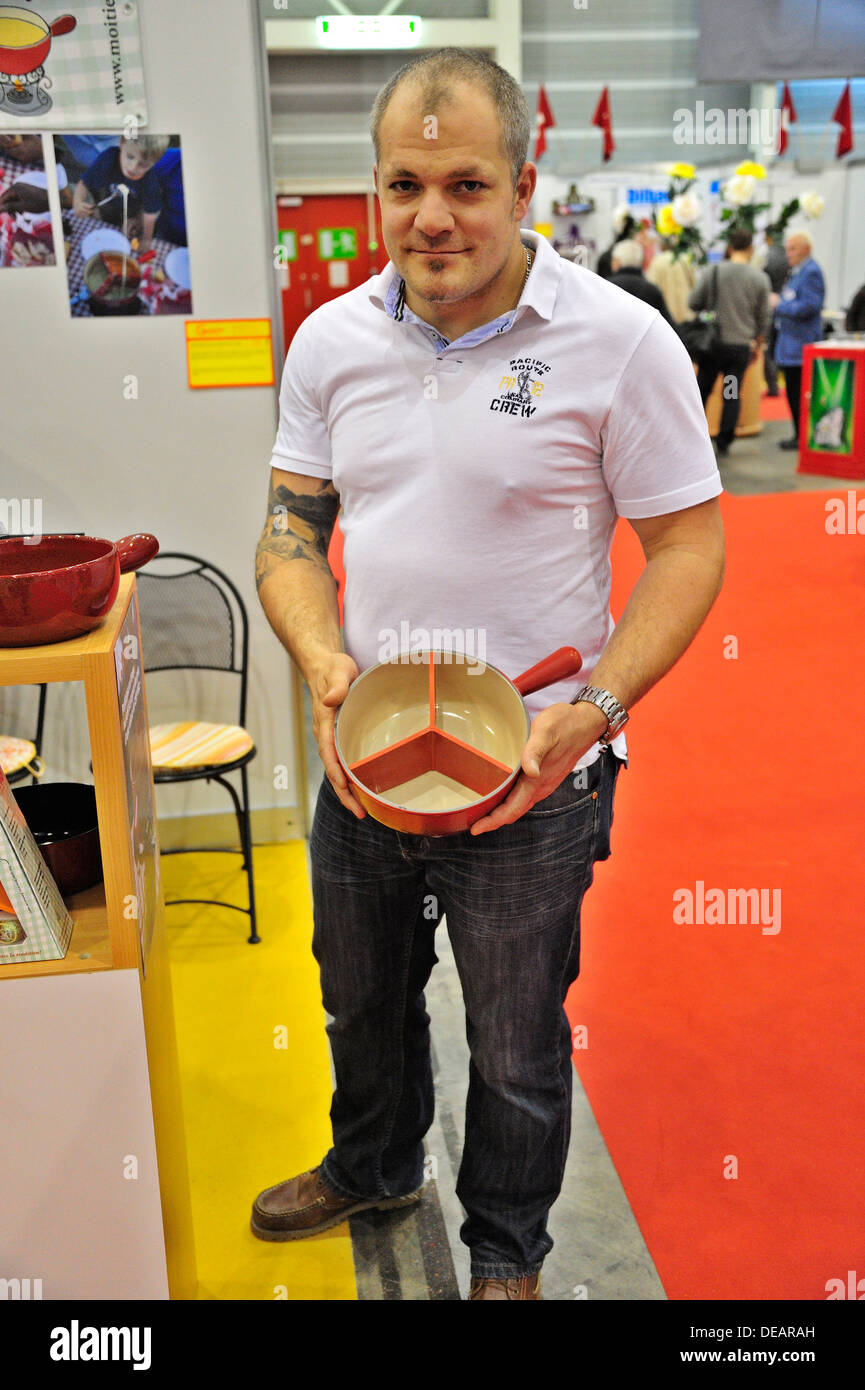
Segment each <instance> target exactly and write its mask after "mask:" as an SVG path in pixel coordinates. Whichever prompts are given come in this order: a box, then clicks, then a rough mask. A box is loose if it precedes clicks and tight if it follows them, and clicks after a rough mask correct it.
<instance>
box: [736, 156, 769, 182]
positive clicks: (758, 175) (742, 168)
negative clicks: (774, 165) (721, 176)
mask: <svg viewBox="0 0 865 1390" xmlns="http://www.w3.org/2000/svg"><path fill="white" fill-rule="evenodd" d="M736 173H737V174H750V176H751V178H752V179H764V178H765V177H766V170H765V169H764V168H763V166H762V164H755V163H754V161H753V160H752V159H746V160H745V161H744V162H743V163H742V164H740V165H739V167H738V169H737V170H736Z"/></svg>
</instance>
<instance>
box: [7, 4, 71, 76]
mask: <svg viewBox="0 0 865 1390" xmlns="http://www.w3.org/2000/svg"><path fill="white" fill-rule="evenodd" d="M76 22H77V21H76V20H75V18H74V17H73V16H72V15H71V14H61V15H58V17H57V18H56V19H55V20H53V21H52V22H51V24H47V23H46V21H45V20H44V19H43V18H42V16H41V15H40V14H35V13H34V12H33V10H25V9H22V8H21V6H20V5H2V6H0V72H8V73H9V75H10V76H11V77H23V76H24V74H25V73H28V72H35V71H36V69H37V68H41V66H42V64H43V63H44V62H45V59H46V58H47V57H48V54H49V52H50V50H51V40H52V38H54V39H56V38H59V37H60V35H61V34H69V33H71V32H72V30H73V29H74V28H75V25H76ZM22 23H23V24H29V25H31V26H32V29H33V33H34V35H35V34H36V33H37V31H38V37H37V38H36V39H35V41H34V42H33V43H27V44H15V45H14V47H13V46H11V45H9V44H4V43H3V41H2V40H3V33H4V30H6V31H7V32H11V31H12V29H13V26H15V27H17V24H22Z"/></svg>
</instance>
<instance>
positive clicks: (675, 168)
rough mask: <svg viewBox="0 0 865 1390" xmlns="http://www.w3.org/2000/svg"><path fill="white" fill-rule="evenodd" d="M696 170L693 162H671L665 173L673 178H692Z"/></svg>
mask: <svg viewBox="0 0 865 1390" xmlns="http://www.w3.org/2000/svg"><path fill="white" fill-rule="evenodd" d="M696 172H697V170H696V168H695V166H694V165H693V164H671V165H670V167H669V169H668V170H667V173H668V174H669V175H670V177H671V178H673V179H692V178H694V176H695V174H696Z"/></svg>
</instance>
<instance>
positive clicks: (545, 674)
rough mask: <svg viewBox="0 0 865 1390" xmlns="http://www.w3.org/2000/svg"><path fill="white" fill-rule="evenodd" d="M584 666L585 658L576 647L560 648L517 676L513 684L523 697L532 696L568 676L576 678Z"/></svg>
mask: <svg viewBox="0 0 865 1390" xmlns="http://www.w3.org/2000/svg"><path fill="white" fill-rule="evenodd" d="M582 664H583V658H582V657H581V656H580V653H579V652H578V651H577V649H576V647H559V649H558V651H556V652H553V653H552V654H551V655H550V656H545V657H544V659H543V661H539V662H538V664H537V665H536V666H530V667H529V669H528V671H523V674H522V675H521V676H517V678H516V680H515V681H514V682H513V684H514V685H515V686H516V687H517V690H518V691H519V692H520V694H521V695H531V694H532V693H533V692H534V691H535V690H543V688H544V686H545V685H555V683H556V681H563V680H566V679H567V678H568V676H575V675H576V674H577V672H578V671H579V670H580V667H581V666H582Z"/></svg>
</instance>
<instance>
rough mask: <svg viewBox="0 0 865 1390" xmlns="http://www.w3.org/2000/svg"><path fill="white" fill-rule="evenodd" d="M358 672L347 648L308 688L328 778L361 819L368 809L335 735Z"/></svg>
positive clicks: (312, 677) (326, 661) (323, 667)
mask: <svg viewBox="0 0 865 1390" xmlns="http://www.w3.org/2000/svg"><path fill="white" fill-rule="evenodd" d="M359 675H360V672H359V670H358V668H357V665H356V663H355V662H354V661H352V659H351V657H350V656H347V655H346V654H345V652H334V653H333V654H332V655H330V656H328V657H326V658H325V659H324V660H323V661H322V662H321V663H320V665H318V666H317V667H316V668H315V671H314V672H312V673H311V674H310V677H309V692H310V695H311V696H312V727H313V730H314V732H315V737H316V741H317V742H318V751H319V753H320V754H321V760H322V762H323V763H324V770H325V773H326V775H327V778H328V781H329V782H330V785H331V786H332V787H333V789H334V791H335V792H336V794H337V796H338V797H339V799H340V801H341V802H342V804H343V806H345V807H347V809H348V810H349V811H351V812H352V814H353V815H355V816H357V818H358V820H362V819H363V817H364V816H365V815H366V811H365V810H364V808H363V807H362V806H361V804H360V802H359V801H358V800H357V797H355V796H354V794H353V793H352V791H351V789H350V786H349V782H348V778H347V777H346V775H345V773H344V771H343V769H342V765H341V763H340V761H339V758H338V757H337V756H336V744H335V742H334V736H333V729H334V722H335V719H336V711H337V709H338V708H339V706H340V705H341V704H342V702H343V700H344V699H345V697H346V695H347V694H348V688H349V686H350V685H351V683H352V681H353V680H356V679H357V677H358V676H359Z"/></svg>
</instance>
